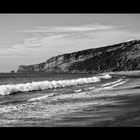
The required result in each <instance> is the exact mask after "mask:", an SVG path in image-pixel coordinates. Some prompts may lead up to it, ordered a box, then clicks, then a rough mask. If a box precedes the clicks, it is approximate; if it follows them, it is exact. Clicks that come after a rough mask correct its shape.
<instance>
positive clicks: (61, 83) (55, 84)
mask: <svg viewBox="0 0 140 140" xmlns="http://www.w3.org/2000/svg"><path fill="white" fill-rule="evenodd" d="M110 78H112V76H111V75H109V74H106V75H100V76H94V77H89V78H79V79H72V80H58V81H41V82H32V83H24V84H13V85H12V84H8V85H1V86H0V95H9V94H12V93H16V92H24V91H35V90H36V91H37V90H45V89H53V88H62V87H67V86H75V85H81V84H88V83H95V82H100V80H101V79H110Z"/></svg>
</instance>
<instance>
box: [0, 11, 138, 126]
mask: <svg viewBox="0 0 140 140" xmlns="http://www.w3.org/2000/svg"><path fill="white" fill-rule="evenodd" d="M0 127H140V14H138V13H133V14H131V13H121V14H120V13H119V14H118V13H90V14H89V13H85V14H84V13H81V14H80V13H66V14H64V13H58V14H55V13H42V14H39V13H38V14H37V13H19V14H16V13H11V14H9V13H0Z"/></svg>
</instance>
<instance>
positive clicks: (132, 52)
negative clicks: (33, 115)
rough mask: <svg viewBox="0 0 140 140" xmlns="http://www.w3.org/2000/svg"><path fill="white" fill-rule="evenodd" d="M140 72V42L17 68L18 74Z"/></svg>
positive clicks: (82, 52)
mask: <svg viewBox="0 0 140 140" xmlns="http://www.w3.org/2000/svg"><path fill="white" fill-rule="evenodd" d="M129 70H140V40H131V41H127V42H123V43H119V44H115V45H110V46H106V47H101V48H95V49H88V50H83V51H78V52H74V53H69V54H63V55H59V56H56V57H52V58H50V59H48V60H47V61H46V62H43V63H40V64H35V65H28V66H24V65H21V66H19V67H18V70H17V72H18V73H24V72H26V73H30V72H58V73H59V72H70V73H75V72H81V73H82V72H85V73H89V72H91V73H99V72H111V71H129Z"/></svg>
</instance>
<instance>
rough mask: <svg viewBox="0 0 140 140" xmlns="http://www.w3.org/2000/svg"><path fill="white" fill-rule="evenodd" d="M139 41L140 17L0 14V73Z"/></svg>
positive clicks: (120, 15) (137, 15) (126, 15)
mask: <svg viewBox="0 0 140 140" xmlns="http://www.w3.org/2000/svg"><path fill="white" fill-rule="evenodd" d="M131 39H140V14H0V72H10V71H11V70H17V67H18V66H19V65H29V64H38V63H41V62H45V61H46V60H47V59H49V58H50V57H52V56H56V55H60V54H64V53H70V52H75V51H79V50H84V49H91V48H97V47H103V46H106V45H112V44H115V43H120V42H123V41H127V40H131Z"/></svg>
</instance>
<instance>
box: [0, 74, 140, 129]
mask: <svg viewBox="0 0 140 140" xmlns="http://www.w3.org/2000/svg"><path fill="white" fill-rule="evenodd" d="M139 81H140V80H139V78H136V77H130V76H126V75H117V74H109V73H104V74H56V73H55V74H54V73H49V74H45V73H38V74H37V73H34V74H0V126H1V127H9V126H10V127H16V126H21V127H22V126H32V127H34V126H37V127H55V126H59V127H60V126H62V127H63V126H108V125H111V126H113V125H115V124H116V125H118V124H119V125H120V124H124V125H128V124H129V123H128V121H127V119H124V121H123V123H118V120H119V121H120V118H121V117H122V116H124V115H126V114H127V113H128V110H129V113H130V112H131V110H130V108H132V112H133V111H137V114H138V111H139V108H136V106H139V104H138V103H137V102H134V101H135V100H136V99H138V97H139ZM135 97H137V98H135ZM130 100H132V102H133V103H137V104H136V105H135V107H134V104H133V105H131V106H130ZM133 100H134V101H133ZM128 106H129V107H128ZM134 108H135V110H134ZM129 116H130V114H128V115H127V116H126V118H127V117H129ZM119 117H120V118H119ZM121 120H122V119H121ZM129 122H130V118H129ZM131 124H134V122H133V123H132V122H131V123H130V125H131ZM138 124H139V123H137V125H138Z"/></svg>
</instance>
